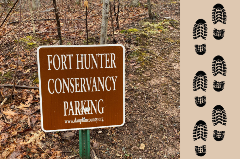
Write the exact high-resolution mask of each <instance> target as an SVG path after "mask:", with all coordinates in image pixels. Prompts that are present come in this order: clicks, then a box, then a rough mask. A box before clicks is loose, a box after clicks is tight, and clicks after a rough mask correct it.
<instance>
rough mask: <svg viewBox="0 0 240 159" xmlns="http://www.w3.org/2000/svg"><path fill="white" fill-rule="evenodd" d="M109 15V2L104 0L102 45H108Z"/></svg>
mask: <svg viewBox="0 0 240 159" xmlns="http://www.w3.org/2000/svg"><path fill="white" fill-rule="evenodd" d="M108 13H109V0H103V8H102V24H101V37H100V44H106V42H107V26H108Z"/></svg>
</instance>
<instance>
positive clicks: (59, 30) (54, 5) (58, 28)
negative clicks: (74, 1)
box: [53, 0, 62, 45]
mask: <svg viewBox="0 0 240 159" xmlns="http://www.w3.org/2000/svg"><path fill="white" fill-rule="evenodd" d="M53 7H54V11H55V15H56V21H57V32H58V37H59V40H60V45H62V36H61V26H60V21H59V16H58V10H57V4H56V0H53Z"/></svg>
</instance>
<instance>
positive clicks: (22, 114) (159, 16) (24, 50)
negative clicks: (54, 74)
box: [0, 0, 180, 159]
mask: <svg viewBox="0 0 240 159" xmlns="http://www.w3.org/2000/svg"><path fill="white" fill-rule="evenodd" d="M23 2H25V1H22V3H21V11H20V5H18V6H17V7H16V8H15V9H14V11H13V12H12V14H11V16H10V17H9V18H8V19H7V22H5V24H4V25H3V26H2V27H1V28H0V61H1V63H0V85H1V86H2V85H6V84H9V85H13V81H14V78H15V83H16V85H19V86H28V87H31V88H28V89H22V88H16V89H15V90H13V89H12V87H1V86H0V155H1V157H0V158H79V154H78V150H79V147H78V131H63V132H54V133H45V132H43V131H42V130H41V115H40V103H39V101H40V99H39V91H38V89H37V87H38V73H37V69H38V67H37V59H36V53H37V52H36V49H37V47H38V46H41V45H58V37H57V31H56V29H57V28H56V21H55V14H54V12H52V11H51V9H52V8H53V7H52V1H44V2H41V6H40V7H39V8H37V9H35V11H34V12H33V19H34V24H35V29H36V34H35V35H34V34H33V31H32V28H33V25H32V22H31V14H30V11H29V6H28V3H23ZM151 3H152V12H153V13H154V18H153V19H149V18H148V10H147V5H146V4H147V1H146V0H140V1H139V3H137V5H134V4H132V3H128V1H123V2H121V7H120V12H119V24H120V27H119V28H116V27H117V24H116V21H114V28H115V29H114V39H115V40H114V39H113V35H112V27H111V26H112V24H111V18H109V27H108V41H107V43H109V44H111V43H119V44H122V45H124V47H125V48H126V56H125V64H126V65H125V69H126V70H125V71H126V74H125V77H126V78H125V84H126V85H125V87H126V90H125V101H126V102H125V103H126V105H125V114H126V117H125V121H126V122H125V124H124V126H122V127H116V128H105V129H93V130H91V131H90V136H91V141H90V142H91V156H92V158H94V157H95V158H174V159H175V158H177V159H178V158H180V15H179V13H180V12H179V8H180V2H179V1H172V0H163V1H160V2H159V1H154V0H152V1H151ZM117 4H118V3H117V1H116V6H117ZM12 5H13V3H9V4H8V5H7V7H6V5H5V6H4V5H3V4H1V6H0V22H2V21H3V19H4V18H5V17H6V15H7V13H8V11H9V10H10V8H11V6H12ZM57 5H58V7H59V13H60V20H61V31H62V36H63V42H64V45H85V44H86V31H85V27H86V26H85V10H84V8H83V7H81V4H77V3H75V1H70V0H69V1H57ZM101 9H102V5H101V3H100V1H96V0H92V1H89V12H88V29H89V43H90V44H96V45H97V44H99V40H100V39H99V37H100V36H99V35H100V32H99V31H100V26H101V25H100V24H101V18H102V16H101ZM20 16H21V18H20ZM113 18H114V20H115V18H116V15H114V17H113Z"/></svg>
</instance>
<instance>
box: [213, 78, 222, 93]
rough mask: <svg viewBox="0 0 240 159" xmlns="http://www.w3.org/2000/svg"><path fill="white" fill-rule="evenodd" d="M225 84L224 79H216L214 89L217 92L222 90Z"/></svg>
mask: <svg viewBox="0 0 240 159" xmlns="http://www.w3.org/2000/svg"><path fill="white" fill-rule="evenodd" d="M224 85H225V82H224V81H221V82H218V81H216V80H214V82H213V89H214V90H215V91H217V92H221V91H222V90H223V89H224Z"/></svg>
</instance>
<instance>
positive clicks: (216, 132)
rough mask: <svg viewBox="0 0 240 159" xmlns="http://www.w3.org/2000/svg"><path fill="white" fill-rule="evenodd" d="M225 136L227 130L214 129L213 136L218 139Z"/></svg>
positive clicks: (220, 139)
mask: <svg viewBox="0 0 240 159" xmlns="http://www.w3.org/2000/svg"><path fill="white" fill-rule="evenodd" d="M224 136H225V131H217V130H214V131H213V138H214V139H215V140H216V141H222V140H223V138H224Z"/></svg>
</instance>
